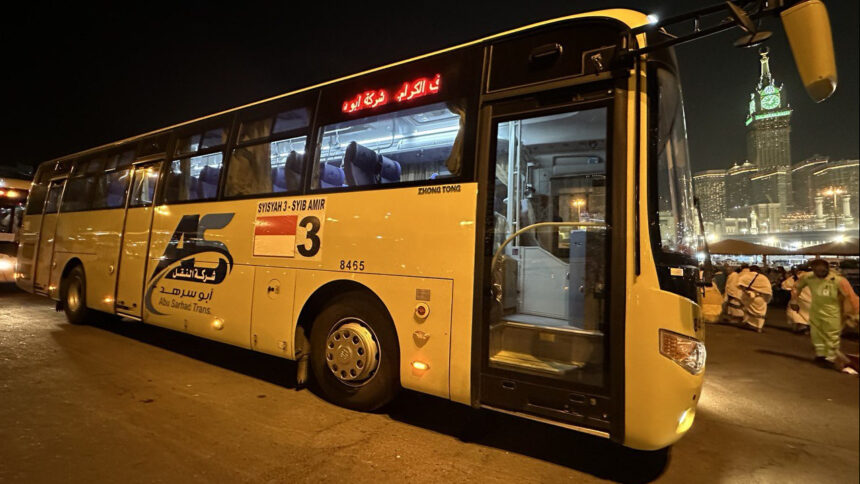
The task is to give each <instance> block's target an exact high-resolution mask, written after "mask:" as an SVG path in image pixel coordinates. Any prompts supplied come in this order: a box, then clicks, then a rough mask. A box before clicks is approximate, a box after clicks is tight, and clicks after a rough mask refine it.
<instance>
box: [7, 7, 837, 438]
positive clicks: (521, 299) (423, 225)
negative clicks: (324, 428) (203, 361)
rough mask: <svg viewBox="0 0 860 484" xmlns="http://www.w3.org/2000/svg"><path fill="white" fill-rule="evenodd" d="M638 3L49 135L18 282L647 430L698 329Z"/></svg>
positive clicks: (252, 345) (374, 389)
mask: <svg viewBox="0 0 860 484" xmlns="http://www.w3.org/2000/svg"><path fill="white" fill-rule="evenodd" d="M744 19H746V20H748V19H747V18H746V17H743V16H742V17H741V19H740V20H744ZM740 20H739V21H740ZM718 25H720V28H723V27H725V28H728V27H730V26H731V25H729V24H722V23H720V24H718ZM661 27H662V24H660V23H649V21H648V18H647V17H646V15H644V14H642V13H639V12H635V11H630V10H604V11H598V12H593V13H588V14H580V15H573V16H569V17H564V18H559V19H554V20H550V21H546V22H541V23H538V24H534V25H529V26H526V27H523V28H519V29H516V30H512V31H510V32H504V33H501V34H498V35H493V36H491V37H487V38H484V39H480V40H476V41H473V42H469V43H466V44H463V45H460V46H456V47H452V48H449V49H445V50H442V51H438V52H434V53H431V54H426V55H422V56H419V57H415V58H413V59H409V60H406V61H403V62H397V63H394V64H390V65H387V66H384V67H380V68H377V69H372V70H368V71H365V72H362V73H359V74H355V75H351V76H347V77H344V78H341V79H337V80H334V81H331V82H326V83H323V84H319V85H316V86H311V87H308V88H304V89H300V90H297V91H294V92H290V93H287V94H284V95H282V96H277V97H274V98H271V99H266V100H263V101H260V102H256V103H252V104H249V105H246V106H242V107H239V108H236V109H231V110H228V111H224V112H220V113H216V114H213V115H211V116H206V117H203V118H199V119H195V120H192V121H189V122H186V123H182V124H179V125H175V126H170V127H168V128H164V129H161V130H157V131H154V132H151V133H146V134H143V135H140V136H136V137H133V138H130V139H126V140H122V141H118V142H116V143H111V144H109V145H106V146H101V147H98V148H93V149H90V150H86V151H84V152H81V153H76V154H73V155H70V156H66V157H63V158H60V159H56V160H51V161H49V162H47V163H44V164H43V165H41V166H40V167H39V169H38V171H37V174H36V179H35V181H34V184H33V187H32V191H31V194H30V197H29V202H28V204H27V208H26V215H25V217H24V223H23V226H22V230H21V247H20V252H19V254H20V255H19V260H18V267H17V274H16V278H17V283H18V285H19V286H20V287H21V288H23V289H25V290H27V291H32V292H35V293H38V294H43V295H46V296H48V297H50V298H53V299H55V300H57V301H58V308H62V309H64V310H65V312H66V315H67V317H68V319H69V321H70V322H72V323H84V322H86V321H88V320H90V318H92V317H94V314H95V313H97V312H101V313H108V314H114V315H118V316H121V317H123V318H128V319H133V320H140V321H143V322H145V323H148V324H154V325H158V326H162V327H165V328H170V329H173V330H177V331H184V332H187V333H191V334H194V335H198V336H201V337H204V338H209V339H212V340H217V341H221V342H224V343H229V344H232V345H236V346H240V347H244V348H248V349H251V350H254V351H259V352H262V353H267V354H271V355H276V356H280V357H283V358H288V359H293V360H297V361H298V365H297V368H298V370H297V371H298V373H299V374H298V381H299V382H301V383H304V382H305V381H308V380H309V379H310V378H313V381H314V383H315V384H316V387H317V388H318V389H319V391H320V392H321V394H322V395H323V396H324V397H325V398H327V399H328V400H330V401H332V402H334V403H336V404H339V405H343V406H345V407H349V408H352V409H358V410H372V409H375V408H378V407H380V406H382V405H384V404H385V403H387V402H388V401H390V400H391V399H392V398H393V397H394V395H395V393H396V392H397V391H398V390H399V389H400V388H406V389H410V390H414V391H419V392H423V393H428V394H431V395H436V396H439V397H442V398H446V399H450V400H453V401H456V402H460V403H463V404H467V405H472V406H474V407H476V408H487V409H492V410H497V411H501V412H507V413H511V414H514V415H519V416H522V417H526V418H531V419H535V420H539V421H543V422H547V423H551V424H554V425H560V426H564V427H568V428H571V429H575V430H579V431H582V432H587V433H589V434H593V435H598V436H602V437H606V438H610V439H612V440H614V441H616V442H618V443H621V444H624V445H626V446H630V447H634V448H639V449H657V448H662V447H665V446H667V445H670V444H671V443H673V442H674V441H676V440H677V439H678V438H680V436H681V435H683V434H684V433H685V432H686V431H687V430H688V429H689V428H690V425H691V424H692V421H693V418H694V415H695V410H696V405H697V402H698V400H699V397H700V394H701V393H700V392H701V388H702V376H703V370H704V365H705V347H704V342H703V336H704V335H703V325H702V324H701V320H700V317H699V308H698V305H697V303H696V299H697V289H696V283H697V278H698V277H699V276H698V269H697V261H696V251H697V250H699V248H698V240H699V237H698V232H697V226H698V225H697V224H698V222H697V220H696V218H695V212H694V207H693V196H692V190H691V177H690V168H689V163H688V155H687V147H686V135H685V132H684V130H685V124H684V114H683V106H682V99H681V90H680V85H679V81H678V74H677V65H676V62H675V57H674V54H673V52H672V49H671V47H670V46H668V45H667V44H670V43H675V42H677V41H678V40H679V39H677V38H675V37H671V36H668V35H667V34H665V32H663V31H662V29H661ZM828 35H829V34H828ZM661 45H663V47H660V46H661ZM658 47H660V48H658ZM645 49H650V50H648V51H647V52H646V50H645Z"/></svg>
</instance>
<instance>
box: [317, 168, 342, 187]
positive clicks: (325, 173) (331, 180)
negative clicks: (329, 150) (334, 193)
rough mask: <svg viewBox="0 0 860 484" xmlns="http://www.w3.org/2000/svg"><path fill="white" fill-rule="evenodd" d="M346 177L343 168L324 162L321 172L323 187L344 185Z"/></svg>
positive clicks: (321, 185) (321, 184)
mask: <svg viewBox="0 0 860 484" xmlns="http://www.w3.org/2000/svg"><path fill="white" fill-rule="evenodd" d="M344 178H345V176H344V173H343V168H341V167H339V166H337V165H332V164H330V163H323V164H322V167H321V173H320V187H321V188H334V187H342V186H344V183H343V182H344Z"/></svg>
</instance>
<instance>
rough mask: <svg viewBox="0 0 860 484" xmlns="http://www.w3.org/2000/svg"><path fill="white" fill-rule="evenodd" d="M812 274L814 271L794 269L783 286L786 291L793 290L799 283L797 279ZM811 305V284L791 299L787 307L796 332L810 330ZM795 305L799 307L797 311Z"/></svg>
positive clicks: (786, 312) (786, 310)
mask: <svg viewBox="0 0 860 484" xmlns="http://www.w3.org/2000/svg"><path fill="white" fill-rule="evenodd" d="M810 274H812V273H811V272H804V271H802V270H800V269H792V270H791V274H789V276H788V277H786V278H785V280H784V281H782V288H783V289H784V290H786V291H791V290H792V289H794V286H795V285H797V281H799V280H800V279H803V278H804V277H806V276H808V275H810ZM811 305H812V292H810V290H809V286H806V287H804V288H803V290H802V291H800V293H799V294H798V295H797V296H796V297H795V298H792V299H791V301H789V303H788V307H787V308H786V309H785V314H786V316H787V317H788V322H789V323H791V326H792V329H793V330H794V332H796V333H802V332H807V331H809V308H810V306H811ZM793 306H796V307H797V311H795V310H794V307H793Z"/></svg>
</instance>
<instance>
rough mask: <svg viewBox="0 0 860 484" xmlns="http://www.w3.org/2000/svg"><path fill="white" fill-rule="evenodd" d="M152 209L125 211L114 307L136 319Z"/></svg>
mask: <svg viewBox="0 0 860 484" xmlns="http://www.w3.org/2000/svg"><path fill="white" fill-rule="evenodd" d="M152 210H153V208H152V207H135V208H129V209H128V211H127V212H126V221H125V234H124V236H123V239H122V250H121V252H120V261H119V274H118V275H117V285H116V286H117V295H116V304H117V306H118V310H120V311H121V312H123V313H127V314H131V315H133V316H137V317H140V316H141V314H142V309H143V299H142V296H143V281H144V278H145V277H146V273H145V272H146V260H147V254H146V251H147V249H148V242H149V226H150V223H151V221H152Z"/></svg>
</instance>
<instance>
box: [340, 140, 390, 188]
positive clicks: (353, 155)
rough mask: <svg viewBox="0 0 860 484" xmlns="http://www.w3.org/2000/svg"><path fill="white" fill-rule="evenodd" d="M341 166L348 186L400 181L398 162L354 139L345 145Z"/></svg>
mask: <svg viewBox="0 0 860 484" xmlns="http://www.w3.org/2000/svg"><path fill="white" fill-rule="evenodd" d="M343 168H344V171H345V172H346V181H347V183H348V184H349V186H365V185H376V184H378V183H393V182H398V181H400V174H401V169H400V163H398V162H396V161H394V160H392V159H391V158H387V157H385V156H382V155H380V154H377V153H376V152H375V151H373V150H371V149H370V148H367V147H365V146H362V145H360V144H358V143H356V142H355V141H353V142H352V143H350V144H349V145H348V146H347V147H346V152H345V153H344V154H343Z"/></svg>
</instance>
